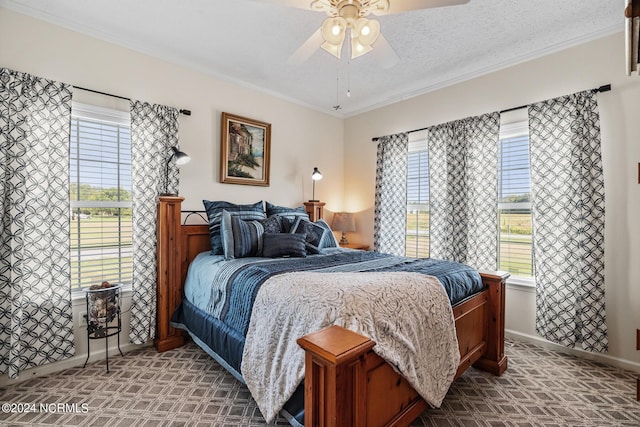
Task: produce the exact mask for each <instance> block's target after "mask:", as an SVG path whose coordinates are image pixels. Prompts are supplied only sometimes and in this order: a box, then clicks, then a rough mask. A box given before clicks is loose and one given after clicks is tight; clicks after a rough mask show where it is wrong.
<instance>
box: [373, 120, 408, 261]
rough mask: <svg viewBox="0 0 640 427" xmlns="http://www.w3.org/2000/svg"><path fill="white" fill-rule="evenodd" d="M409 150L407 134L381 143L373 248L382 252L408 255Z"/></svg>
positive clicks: (377, 163)
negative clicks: (406, 242) (406, 234)
mask: <svg viewBox="0 0 640 427" xmlns="http://www.w3.org/2000/svg"><path fill="white" fill-rule="evenodd" d="M408 146H409V138H408V136H407V134H406V133H399V134H396V135H390V136H383V137H380V138H379V139H378V159H377V161H376V201H375V212H374V225H373V247H374V250H376V251H378V252H385V253H389V254H394V255H404V253H405V241H404V240H405V232H406V222H407V213H406V210H407V150H408Z"/></svg>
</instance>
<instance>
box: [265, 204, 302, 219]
mask: <svg viewBox="0 0 640 427" xmlns="http://www.w3.org/2000/svg"><path fill="white" fill-rule="evenodd" d="M265 204H266V207H267V209H266V211H267V217H270V216H273V215H277V216H280V217H284V218H287V219H288V220H291V221H295V220H296V219H298V218H304V219H306V220H309V214H308V213H307V211H306V210H305V208H304V206H298V207H297V208H287V207H285V206H277V205H273V204H271V203H269V202H266V203H265Z"/></svg>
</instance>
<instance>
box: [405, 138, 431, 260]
mask: <svg viewBox="0 0 640 427" xmlns="http://www.w3.org/2000/svg"><path fill="white" fill-rule="evenodd" d="M416 152H426V154H427V159H426V162H427V168H426V181H427V194H426V200H427V202H426V203H409V197H408V193H409V154H410V153H416ZM405 183H406V185H407V190H406V192H407V196H406V200H405V218H406V219H408V217H409V208H410V207H414V208H416V209H418V210H420V209H421V208H423V210H426V211H427V212H429V211H430V201H431V200H430V196H431V194H430V191H431V187H430V183H429V141H428V139H427V135H426V133H424V132H417V133H415V134H412V135H411V137H410V140H409V144H408V147H407V173H406V175H405ZM409 231H410V230H409V228H408V224H405V232H404V238H405V244H404V255H405V256H408V257H414V255H415V256H416V257H417V256H420V257H425V256H426V257H428V256H430V255H431V240H430V237H431V220H430V219H429V229H428V230H427V254H426V255H424V254H419V253H418V252H419V250H418V249H419V246H420V242H419V241H417V242H416V247H417V248H416V253H415V254H408V253H407V238H408V237H409V236H410V235H411V236H413V235H415V236H417V235H418V234H417V231H418V224H417V223H416V229H415V230H411V231H415V232H416V233H415V234H414V233H410V232H409Z"/></svg>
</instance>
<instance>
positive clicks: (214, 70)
mask: <svg viewBox="0 0 640 427" xmlns="http://www.w3.org/2000/svg"><path fill="white" fill-rule="evenodd" d="M300 1H302V2H304V1H305V0H300ZM308 1H310V0H308ZM390 1H391V2H393V1H410V0H390ZM0 6H3V7H6V8H9V9H13V10H16V11H18V12H21V13H25V14H28V15H32V16H34V17H37V18H41V19H44V20H47V21H50V22H53V23H55V24H58V25H62V26H64V27H67V28H70V29H73V30H75V31H79V32H82V33H86V34H89V35H91V36H94V37H97V38H100V39H104V40H107V41H110V42H113V43H116V44H119V45H123V46H126V47H128V48H131V49H134V50H137V51H140V52H144V53H147V54H150V55H153V56H156V57H159V58H162V59H165V60H168V61H171V62H174V63H178V64H182V65H186V66H189V67H191V68H195V69H198V70H201V71H204V72H207V73H210V74H213V75H215V76H217V77H221V78H224V79H227V80H231V81H234V82H236V83H240V84H242V85H244V86H249V87H252V88H257V89H259V90H262V91H265V92H268V93H271V94H274V95H277V96H280V97H283V98H286V99H289V100H293V101H295V102H297V103H300V104H303V105H306V106H310V107H312V108H315V109H317V110H320V111H325V112H327V113H329V114H335V115H338V116H344V117H348V116H352V115H354V114H358V113H360V112H364V111H367V110H370V109H373V108H376V107H379V106H382V105H386V104H389V103H392V102H396V101H398V100H401V99H405V98H407V97H411V96H415V95H418V94H421V93H425V92H428V91H430V90H434V89H436V88H439V87H443V86H446V85H449V84H453V83H456V82H459V81H462V80H465V79H468V78H471V77H474V76H477V75H480V74H484V73H487V72H491V71H494V70H497V69H500V68H503V67H506V66H509V65H512V64H515V63H519V62H523V61H525V60H528V59H532V58H535V57H538V56H542V55H544V54H547V53H550V52H553V51H557V50H560V49H563V48H565V47H569V46H572V45H575V44H578V43H582V42H585V41H588V40H590V39H593V38H598V37H602V36H605V35H608V34H611V33H613V32H618V31H623V29H624V17H623V1H622V0H615V1H614V0H562V1H560V0H471V1H470V2H469V3H467V4H464V5H459V6H451V7H442V8H437V9H427V10H419V11H412V12H406V13H402V14H397V15H387V16H381V17H379V18H377V19H379V21H380V24H381V32H382V34H383V35H384V36H385V38H386V39H387V40H388V42H389V44H390V45H391V46H393V48H394V49H395V51H396V53H397V54H398V56H399V61H398V62H397V63H396V64H395V65H394V66H392V67H390V68H385V67H384V66H383V65H384V64H383V63H384V61H383V60H382V58H381V57H380V55H379V54H376V49H375V45H374V52H372V53H370V54H367V55H364V56H362V57H360V58H357V59H355V60H351V61H349V60H347V59H345V56H346V55H343V59H342V60H337V59H336V58H335V57H333V56H331V55H329V54H328V53H326V52H324V51H323V50H321V49H318V50H317V51H316V52H315V53H314V54H313V55H312V56H311V57H310V58H309V59H308V60H306V61H305V62H303V63H302V64H297V65H292V64H289V63H288V59H289V58H290V56H291V55H292V54H293V53H294V52H295V51H296V49H298V47H299V46H300V45H302V43H304V41H305V40H306V39H307V38H308V37H309V36H310V35H311V34H312V33H313V32H314V31H315V30H316V29H317V28H319V26H320V25H321V23H322V21H323V20H324V19H325V17H326V15H324V14H323V13H320V12H313V11H309V10H304V9H300V8H292V7H285V6H281V5H278V4H274V3H273V0H270V1H260V0H181V1H176V0H135V1H131V0H90V1H88V0H0ZM621 49H623V47H622V46H621ZM378 51H381V49H378ZM347 86H350V89H351V94H352V95H351V97H349V98H347V96H346V91H347ZM336 103H337V104H340V105H341V109H340V110H338V111H334V110H333V108H332V106H334V105H336Z"/></svg>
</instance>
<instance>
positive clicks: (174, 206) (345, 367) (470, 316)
mask: <svg viewBox="0 0 640 427" xmlns="http://www.w3.org/2000/svg"><path fill="white" fill-rule="evenodd" d="M182 201H183V198H181V197H171V196H161V197H160V198H159V201H158V241H157V261H158V286H157V292H158V294H157V304H158V307H157V338H156V340H155V346H156V348H157V350H158V351H166V350H169V349H172V348H175V347H179V346H181V345H183V343H184V335H183V332H182V330H180V329H178V328H175V327H173V326H180V327H183V326H184V323H183V322H184V321H185V320H184V319H185V318H188V317H189V316H190V315H191V314H189V312H195V311H198V310H197V309H198V307H195V308H194V307H191V306H190V305H189V303H188V301H187V300H188V299H187V300H185V302H184V303H183V297H184V292H185V288H184V283H185V279H186V275H187V269H188V267H189V265H190V263H191V262H194V260H195V262H194V263H198V262H199V261H198V260H200V261H202V259H203V258H202V255H200V258H198V255H199V254H201V253H202V252H206V251H210V248H211V243H210V239H209V226H208V225H182V215H181V203H182ZM347 252H350V253H347ZM356 252H357V253H356ZM350 257H355V258H358V259H359V262H362V263H364V264H367V263H369V264H371V263H390V264H391V263H392V261H394V260H392V259H390V258H388V257H386V256H384V255H381V254H375V253H365V252H360V251H340V250H337V251H335V252H334V253H329V254H327V255H323V257H321V256H319V257H318V258H317V259H314V261H313V262H314V263H316V262H320V261H319V260H321V259H322V261H321V262H324V263H326V265H325V267H327V266H330V267H331V268H336V267H335V266H336V265H340V266H342V265H346V264H349V263H351V261H349V260H347V258H350ZM296 262H302V261H296ZM305 262H306V261H305ZM308 262H311V261H308ZM205 263H206V262H205ZM274 264H277V263H273V262H269V263H265V264H263V266H262V267H264V266H270V267H269V268H275V269H276V270H278V269H280V267H273V265H274ZM282 265H284V262H283V264H282ZM417 265H418V264H414V263H411V266H410V267H406V266H403V267H402V268H401V270H404V273H395V274H406V275H407V276H406V277H408V278H412V277H413V276H411V275H412V274H416V273H414V272H413V270H416V271H417V270H420V268H422V267H420V268H418V267H415V266H417ZM262 267H261V268H260V271H262V270H263V268H262ZM314 268H317V267H314ZM342 268H343V267H339V268H338V270H340V269H342ZM349 268H351V267H349ZM288 269H289V267H282V271H285V270H286V271H289V270H288ZM332 271H333V270H332ZM362 271H364V270H362ZM336 274H343V273H336ZM344 274H348V273H344ZM364 274H366V273H364ZM378 276H379V274H378ZM304 277H305V281H306V280H307V278H308V276H304ZM389 277H391V276H389ZM480 277H481V279H480V282H481V284H480V288H478V289H480V290H479V291H477V289H476V290H474V291H473V292H471V294H472V295H471V296H468V297H467V296H462V297H459V298H458V299H451V302H452V303H453V318H454V320H455V330H454V334H455V336H456V338H457V351H456V357H457V356H458V353H459V363H458V364H457V369H454V370H453V371H454V372H453V373H455V375H454V378H457V377H458V376H460V375H461V374H462V373H463V372H464V371H465V370H466V369H467V368H468V367H469V366H471V365H474V366H476V367H478V368H480V369H483V370H485V371H488V372H491V373H493V374H495V375H500V374H502V373H503V372H504V370H505V369H506V368H507V358H506V356H505V355H504V285H505V279H506V277H507V274H503V273H494V274H489V273H480ZM269 280H271V279H269ZM267 283H270V282H269V281H267ZM264 287H265V288H266V287H267V286H264ZM188 289H189V288H188ZM230 289H231V288H230ZM188 292H192V291H190V290H188ZM260 292H262V288H260ZM445 295H446V294H445ZM449 296H450V295H449ZM258 299H259V298H258ZM256 303H257V302H256ZM267 308H268V304H267ZM176 309H177V310H176ZM254 310H255V307H254ZM245 311H246V310H245ZM449 311H450V310H449ZM172 316H173V319H172ZM172 320H173V323H171V321H172ZM243 322H244V323H241V324H242V325H243V327H247V328H248V327H249V323H248V320H247V318H245V320H243ZM187 323H188V322H187ZM196 323H197V322H195V323H194V322H191V329H193V330H190V331H189V332H190V335H192V337H194V340H195V341H196V342H197V343H198V344H199V345H201V347H203V348H205V350H207V352H208V353H209V354H211V355H212V356H213V357H214V358H216V360H218V361H219V362H221V363H222V364H223V366H225V367H226V368H227V369H228V370H230V371H231V372H232V373H234V375H236V377H238V379H240V380H241V381H243V380H244V378H242V376H241V375H240V374H239V369H238V368H239V363H240V361H239V360H238V359H239V358H241V357H240V356H238V350H237V347H238V344H237V342H234V333H233V331H230V332H229V331H228V332H229V333H226V334H222V338H220V337H218V338H217V341H218V342H216V338H213V339H210V337H207V333H206V332H202V331H204V330H207V328H210V327H211V326H210V325H209V326H203V325H200V329H202V330H201V331H197V329H198V326H194V325H196ZM172 325H173V326H172ZM239 329H242V328H239ZM350 329H353V328H350ZM294 330H295V329H294ZM267 332H268V331H267ZM309 332H310V333H305V335H304V336H296V338H297V340H296V341H297V343H298V344H299V345H300V346H301V347H302V348H303V349H304V351H305V355H304V359H303V362H304V368H303V369H304V377H305V379H304V386H302V385H300V386H298V387H297V388H296V390H295V392H294V393H293V395H292V396H291V398H290V399H289V400H288V402H287V405H285V408H284V409H285V414H286V415H287V416H288V418H289V420H290V422H291V423H292V424H294V425H295V424H296V423H301V421H302V418H301V417H302V416H304V425H358V426H360V425H361V426H365V425H368V426H371V425H408V424H409V423H410V422H411V421H412V420H413V419H415V418H416V417H417V416H418V415H419V414H420V413H421V412H422V411H423V410H424V409H426V408H427V407H428V404H427V402H426V401H425V400H424V398H423V396H424V392H422V391H421V392H422V395H421V393H418V392H417V391H416V389H415V388H414V387H413V386H412V385H411V384H412V382H411V380H412V378H411V377H409V376H407V378H405V377H403V376H402V375H400V374H398V373H397V371H398V365H397V363H395V362H394V366H395V368H396V369H394V366H392V365H391V364H389V363H388V362H387V360H385V359H384V358H382V357H381V356H380V355H379V354H378V353H381V350H380V347H381V346H383V345H384V343H378V346H377V347H376V342H374V341H373V340H371V339H370V338H367V337H366V336H364V335H362V334H358V333H355V332H353V331H351V330H349V329H346V328H344V327H341V326H335V325H333V326H330V327H328V328H325V329H322V330H319V331H314V332H312V331H309ZM260 333H263V332H260ZM236 338H237V337H236ZM236 341H238V339H236ZM289 341H291V340H289ZM242 344H244V343H242ZM247 345H248V344H247ZM234 347H236V349H235V350H234ZM245 351H246V348H245ZM376 351H377V353H376ZM457 360H458V359H457V358H456V362H457ZM396 362H397V361H396ZM453 373H452V374H453ZM413 384H414V385H415V384H416V383H415V382H413ZM447 387H448V384H447ZM416 388H418V387H416ZM276 394H277V393H276ZM257 400H258V399H257ZM301 409H304V411H301ZM261 410H262V408H261ZM302 414H303V415H302Z"/></svg>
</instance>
